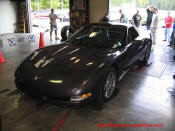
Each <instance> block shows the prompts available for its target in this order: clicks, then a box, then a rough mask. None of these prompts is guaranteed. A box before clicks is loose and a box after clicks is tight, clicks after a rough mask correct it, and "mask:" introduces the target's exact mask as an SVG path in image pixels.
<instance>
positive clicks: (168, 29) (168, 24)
mask: <svg viewBox="0 0 175 131" xmlns="http://www.w3.org/2000/svg"><path fill="white" fill-rule="evenodd" d="M173 21H174V20H173V18H172V17H171V16H170V12H168V16H167V17H166V18H165V39H164V40H163V41H168V43H170V39H171V33H172V29H171V28H172V24H173Z"/></svg>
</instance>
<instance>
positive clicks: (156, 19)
mask: <svg viewBox="0 0 175 131" xmlns="http://www.w3.org/2000/svg"><path fill="white" fill-rule="evenodd" d="M153 13H154V15H153V18H152V22H151V36H152V42H153V46H154V45H156V33H157V29H158V23H159V16H158V10H157V8H154V9H153Z"/></svg>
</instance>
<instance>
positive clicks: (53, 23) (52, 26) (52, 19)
mask: <svg viewBox="0 0 175 131" xmlns="http://www.w3.org/2000/svg"><path fill="white" fill-rule="evenodd" d="M49 18H50V41H52V32H53V31H54V30H55V40H59V38H58V37H57V22H56V19H57V18H58V16H57V15H56V14H54V9H51V13H50V14H49Z"/></svg>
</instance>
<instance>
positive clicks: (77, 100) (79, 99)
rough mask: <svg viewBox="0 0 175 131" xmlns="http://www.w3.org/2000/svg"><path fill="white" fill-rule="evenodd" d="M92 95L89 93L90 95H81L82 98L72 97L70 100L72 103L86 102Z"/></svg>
mask: <svg viewBox="0 0 175 131" xmlns="http://www.w3.org/2000/svg"><path fill="white" fill-rule="evenodd" d="M91 95H92V94H91V93H90V92H89V93H85V94H83V95H81V96H72V97H71V99H70V100H71V101H72V102H79V101H81V100H84V99H87V98H89V97H90V96H91Z"/></svg>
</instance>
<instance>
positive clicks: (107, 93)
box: [98, 67, 119, 110]
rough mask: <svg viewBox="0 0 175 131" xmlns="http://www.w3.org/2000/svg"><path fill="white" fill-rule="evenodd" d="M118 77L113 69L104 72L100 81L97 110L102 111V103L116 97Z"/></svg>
mask: <svg viewBox="0 0 175 131" xmlns="http://www.w3.org/2000/svg"><path fill="white" fill-rule="evenodd" d="M117 84H118V77H117V73H116V70H115V68H113V67H110V68H109V69H107V70H106V72H105V73H104V75H103V76H102V79H101V87H100V92H99V104H98V110H102V109H103V107H104V103H105V102H106V101H108V100H110V99H111V98H112V96H113V95H116V94H117V93H118V91H119V88H118V86H117Z"/></svg>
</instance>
